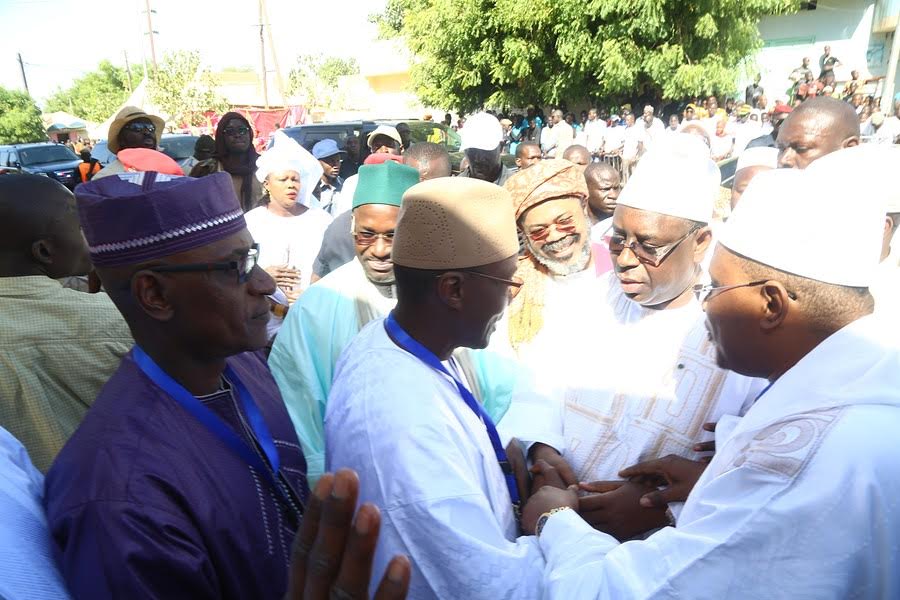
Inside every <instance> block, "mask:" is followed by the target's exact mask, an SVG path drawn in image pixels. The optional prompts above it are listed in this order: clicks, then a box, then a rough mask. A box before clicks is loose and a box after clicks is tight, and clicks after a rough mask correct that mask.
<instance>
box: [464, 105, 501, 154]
mask: <svg viewBox="0 0 900 600" xmlns="http://www.w3.org/2000/svg"><path fill="white" fill-rule="evenodd" d="M460 137H461V138H462V144H461V145H460V147H459V149H460V150H461V151H462V150H468V149H469V148H474V149H477V150H496V149H497V146H499V145H500V142H502V141H503V126H502V125H500V121H498V120H497V117H495V116H494V115H492V114H490V113H476V114H474V115H472V116H471V117H467V118H466V124H465V126H464V127H463V128H462V130H461V131H460Z"/></svg>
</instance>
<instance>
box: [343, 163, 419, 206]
mask: <svg viewBox="0 0 900 600" xmlns="http://www.w3.org/2000/svg"><path fill="white" fill-rule="evenodd" d="M357 173H358V175H359V180H358V181H357V182H356V192H355V193H354V194H353V208H356V207H357V206H363V205H364V204H388V205H390V206H400V200H401V199H402V198H403V193H404V192H406V190H408V189H409V188H411V187H412V186H414V185H416V184H417V183H419V171H418V170H417V169H414V168H412V167H408V166H406V165H401V164H400V163H397V162H394V161H386V162H384V163H383V164H380V165H363V166H361V167H360V168H359V171H358V172H357Z"/></svg>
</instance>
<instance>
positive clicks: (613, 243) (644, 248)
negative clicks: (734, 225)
mask: <svg viewBox="0 0 900 600" xmlns="http://www.w3.org/2000/svg"><path fill="white" fill-rule="evenodd" d="M700 227H701V226H699V225H694V226H693V227H691V230H690V231H688V232H687V233H686V234H685V235H684V237H682V238H680V239H679V240H678V241H675V242H672V243H671V244H666V245H665V246H652V245H649V244H646V243H644V242H639V241H637V240H633V241H631V242H629V243H627V244H626V243H625V236H623V235H621V234H618V233H614V234H613V235H612V236H611V237H610V238H609V253H610V254H621V253H622V252H623V251H624V250H625V248H628V249H629V250H631V251H632V252H633V253H634V255H635V256H636V257H637V259H638V260H639V261H641V262H642V263H647V264H649V265H652V266H654V267H658V266H659V265H661V264H662V262H663V261H664V260H666V257H667V256H669V255H670V254H671V253H672V252H673V251H674V250H675V248H677V247H678V244H680V243H681V242H683V241H684V240H686V239H688V238H689V237H690V236H691V234H692V233H694V232H695V231H697V230H698V229H700Z"/></svg>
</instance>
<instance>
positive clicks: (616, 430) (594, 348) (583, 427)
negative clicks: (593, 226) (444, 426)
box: [504, 273, 766, 481]
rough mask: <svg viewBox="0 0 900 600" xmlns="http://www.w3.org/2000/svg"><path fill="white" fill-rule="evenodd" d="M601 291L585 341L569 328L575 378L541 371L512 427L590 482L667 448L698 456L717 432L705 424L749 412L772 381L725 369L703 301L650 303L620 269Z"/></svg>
mask: <svg viewBox="0 0 900 600" xmlns="http://www.w3.org/2000/svg"><path fill="white" fill-rule="evenodd" d="M598 287H599V292H598V293H597V294H596V295H595V296H594V297H593V298H592V300H593V310H592V312H591V313H590V314H589V315H585V316H586V318H585V319H584V320H583V323H582V326H581V328H580V330H579V332H578V335H577V338H576V337H575V336H574V335H573V334H571V332H570V339H571V340H572V341H571V342H570V344H569V346H570V347H572V346H574V347H575V348H578V349H579V350H580V351H579V352H573V353H567V355H566V365H567V366H566V369H565V373H566V376H565V377H564V378H560V377H559V373H560V372H561V371H560V369H559V366H557V365H554V366H553V367H554V368H552V369H545V370H538V369H533V370H532V372H534V373H535V374H536V375H535V379H534V381H531V382H529V385H528V386H527V387H524V386H523V387H522V388H520V391H519V392H517V393H516V394H515V395H514V397H513V403H512V406H511V408H510V411H509V413H508V414H507V416H506V417H505V419H504V427H505V429H506V430H507V431H509V434H510V436H511V437H518V438H519V439H520V440H522V441H524V442H544V443H547V444H549V445H551V446H553V447H554V448H556V449H558V450H559V451H560V452H561V453H562V454H563V456H564V457H565V458H566V460H567V461H568V462H569V464H570V465H571V466H572V468H573V470H574V471H575V473H576V475H578V477H579V479H580V480H581V481H598V480H614V479H618V478H619V477H618V473H619V471H620V470H621V469H624V468H625V467H629V466H631V465H634V464H637V463H639V462H642V461H645V460H650V459H654V458H661V457H663V456H665V455H667V454H677V455H679V456H684V457H686V458H691V459H694V460H696V459H699V458H700V455H698V454H696V453H695V452H694V451H693V449H692V447H693V445H694V444H696V443H698V442H701V441H706V440H707V439H711V438H712V435H711V434H709V433H706V432H704V431H703V430H702V425H703V424H704V423H711V422H716V421H718V420H719V419H720V418H721V417H722V415H726V414H730V415H738V414H743V412H745V411H746V409H747V408H748V407H749V406H750V405H751V404H752V403H753V400H754V399H755V398H756V397H757V396H758V395H759V393H760V392H761V391H762V390H763V389H764V388H765V385H766V382H765V381H763V380H760V379H753V378H749V377H744V376H742V375H738V374H736V373H732V372H731V371H725V370H723V369H720V368H719V367H718V366H717V365H716V353H715V347H714V346H713V344H712V343H711V342H710V341H709V338H708V336H707V332H706V328H705V326H704V321H705V317H704V314H703V311H702V309H701V307H700V304H699V303H698V302H696V301H695V300H693V299H692V301H691V303H690V304H688V305H687V306H684V307H681V308H675V309H667V310H653V309H649V308H646V307H643V306H641V305H640V304H638V303H637V302H634V301H633V300H629V299H628V298H627V297H626V296H625V294H624V293H622V289H621V286H620V285H619V283H618V279H617V278H616V276H615V274H614V273H609V274H608V275H607V276H604V277H602V278H601V285H600V286H598ZM577 339H580V340H582V342H583V343H582V344H580V345H579V344H577V342H576V341H574V340H577ZM601 350H605V351H601ZM513 428H515V429H513Z"/></svg>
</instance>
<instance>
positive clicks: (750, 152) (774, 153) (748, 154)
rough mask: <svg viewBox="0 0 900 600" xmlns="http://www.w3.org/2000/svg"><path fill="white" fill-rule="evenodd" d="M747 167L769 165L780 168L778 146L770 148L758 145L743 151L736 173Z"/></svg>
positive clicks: (772, 167)
mask: <svg viewBox="0 0 900 600" xmlns="http://www.w3.org/2000/svg"><path fill="white" fill-rule="evenodd" d="M747 167H769V168H770V169H777V168H778V148H768V147H765V146H757V147H755V148H747V149H745V150H744V151H743V152H741V156H740V158H738V161H737V168H736V169H735V170H734V172H735V173H737V172H738V171H740V170H741V169H746V168H747Z"/></svg>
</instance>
